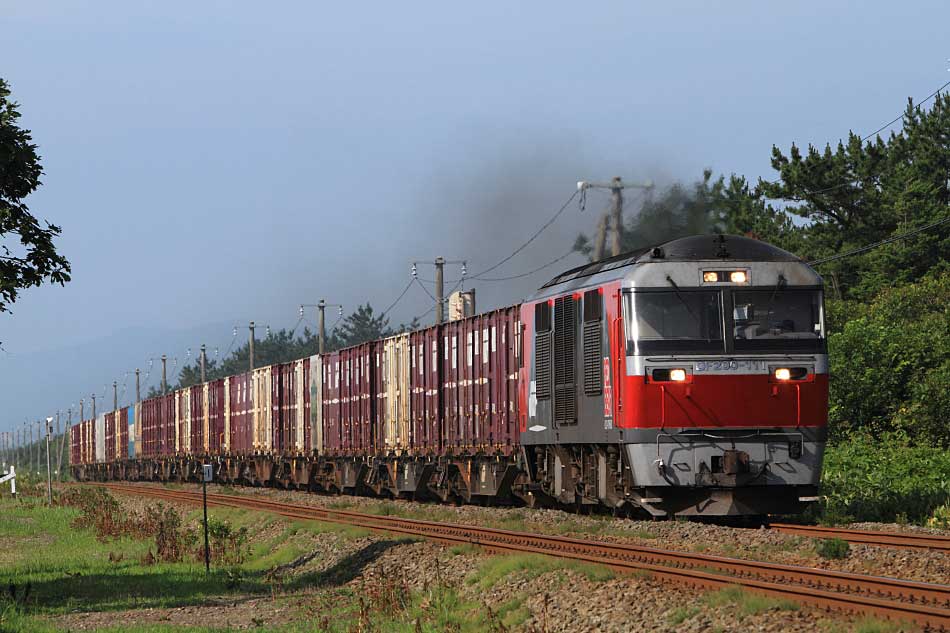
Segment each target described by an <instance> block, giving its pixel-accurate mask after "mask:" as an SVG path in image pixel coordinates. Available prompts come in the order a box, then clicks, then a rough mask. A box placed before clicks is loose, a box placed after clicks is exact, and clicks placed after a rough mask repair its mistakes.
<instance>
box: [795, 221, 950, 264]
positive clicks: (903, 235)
mask: <svg viewBox="0 0 950 633" xmlns="http://www.w3.org/2000/svg"><path fill="white" fill-rule="evenodd" d="M948 222H950V216H947V217H945V218H943V219H942V220H938V221H936V222H932V223H930V224H928V225H926V226H921V227H919V228H916V229H914V230H913V231H907V232H906V233H901V234H900V235H894V236H892V237H889V238H887V239H884V240H880V241H879V242H874V243H873V244H868V245H867V246H862V247H861V248H856V249H854V250H853V251H848V252H847V253H841V254H839V255H832V256H831V257H824V258H822V259H816V260H814V261H810V262H808V265H809V266H818V265H819V264H826V263H828V262H833V261H836V260H839V259H844V258H846V257H851V256H852V255H859V254H860V253H864V252H867V251H870V250H872V249H875V248H877V247H878V246H884V245H885V244H890V243H892V242H897V241H898V240H902V239H905V238H908V237H911V236H914V235H917V234H918V233H923V232H924V231H929V230H930V229H932V228H936V227H938V226H940V225H941V224H946V223H948Z"/></svg>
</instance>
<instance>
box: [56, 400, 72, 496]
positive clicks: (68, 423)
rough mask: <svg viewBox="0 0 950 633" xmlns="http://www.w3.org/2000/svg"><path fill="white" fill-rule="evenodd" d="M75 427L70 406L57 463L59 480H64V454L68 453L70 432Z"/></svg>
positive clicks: (70, 406)
mask: <svg viewBox="0 0 950 633" xmlns="http://www.w3.org/2000/svg"><path fill="white" fill-rule="evenodd" d="M72 426H73V406H72V405H69V410H68V413H67V414H66V428H65V430H64V431H63V439H62V440H61V441H60V443H59V459H58V460H57V461H56V476H57V477H58V478H59V479H62V478H63V453H64V452H65V451H66V439H67V438H69V431H70V430H71V429H72Z"/></svg>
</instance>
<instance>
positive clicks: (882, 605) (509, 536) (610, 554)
mask: <svg viewBox="0 0 950 633" xmlns="http://www.w3.org/2000/svg"><path fill="white" fill-rule="evenodd" d="M100 485H104V486H105V487H107V488H109V489H110V490H113V491H115V492H120V493H127V494H134V495H143V496H150V497H154V498H160V499H166V500H174V501H181V502H187V503H194V504H200V503H201V493H200V492H190V491H184V490H170V489H167V488H159V487H155V486H141V485H130V484H100ZM208 503H209V504H210V505H217V506H227V507H234V508H246V509H254V510H263V511H267V512H272V513H275V514H278V515H281V516H284V517H288V518H293V519H302V520H316V521H329V522H333V523H344V524H348V525H356V526H360V527H365V528H369V529H373V530H380V531H386V532H391V533H396V534H406V535H411V536H420V537H425V538H429V539H433V540H437V541H441V542H447V543H470V544H474V545H478V546H481V547H484V548H486V549H490V550H495V551H517V552H532V553H538V554H547V555H550V556H557V557H561V558H570V559H573V560H579V561H586V562H591V563H599V564H603V565H608V566H610V567H613V568H615V569H619V570H625V571H634V570H641V571H646V572H649V573H651V574H652V575H654V576H656V577H658V578H660V579H663V580H667V581H672V582H677V583H680V584H687V585H690V586H693V587H697V588H702V589H718V588H722V587H725V586H728V585H739V586H742V587H744V588H746V589H748V590H750V591H753V592H757V593H761V594H766V595H770V596H773V597H777V598H782V599H788V600H793V601H796V602H800V603H804V604H810V605H814V606H818V607H821V608H833V609H837V610H842V611H847V612H851V613H859V614H865V615H866V614H869V613H871V614H875V615H878V616H883V617H886V618H891V619H901V620H907V621H911V622H914V623H916V624H919V625H922V626H926V627H931V629H933V630H942V631H950V586H948V585H939V584H932V583H922V582H915V581H908V580H900V579H896V578H886V577H879V576H866V575H862V574H852V573H847V572H839V571H832V570H824V569H815V568H809V567H798V566H793V565H781V564H775V563H766V562H759V561H750V560H741V559H735V558H727V557H721V556H710V555H706V554H698V553H692V552H681V551H672V550H663V549H657V548H651V547H643V546H638V545H630V544H618V543H606V542H600V541H589V540H583V539H576V538H568V537H562V536H550V535H545V534H532V533H527V532H516V531H510V530H499V529H494V528H485V527H478V526H466V525H458V524H452V523H439V522H435V521H424V520H418V519H404V518H396V517H391V516H377V515H372V514H364V513H359V512H351V511H346V510H334V509H330V508H324V507H320V506H306V505H296V504H291V503H285V502H279V501H272V500H269V499H260V498H253V497H248V496H244V495H230V494H228V495H225V494H215V493H209V494H208ZM783 527H784V526H783ZM795 527H805V526H795Z"/></svg>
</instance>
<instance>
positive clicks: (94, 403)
mask: <svg viewBox="0 0 950 633" xmlns="http://www.w3.org/2000/svg"><path fill="white" fill-rule="evenodd" d="M92 419H93V420H95V419H96V394H92Z"/></svg>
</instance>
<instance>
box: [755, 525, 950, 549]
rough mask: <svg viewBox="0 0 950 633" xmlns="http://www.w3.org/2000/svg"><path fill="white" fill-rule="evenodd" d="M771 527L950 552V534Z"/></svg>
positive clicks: (789, 526)
mask: <svg viewBox="0 0 950 633" xmlns="http://www.w3.org/2000/svg"><path fill="white" fill-rule="evenodd" d="M769 528H770V529H772V530H776V531H778V532H783V533H786V534H797V535H800V536H810V537H814V538H840V539H844V540H846V541H848V542H849V543H864V544H865V545H879V546H882V547H909V548H913V549H931V550H938V551H944V552H950V536H940V535H938V534H909V533H903V534H899V533H897V532H884V531H881V530H852V529H848V528H835V527H824V526H820V525H796V524H793V523H772V524H770V525H769Z"/></svg>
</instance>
